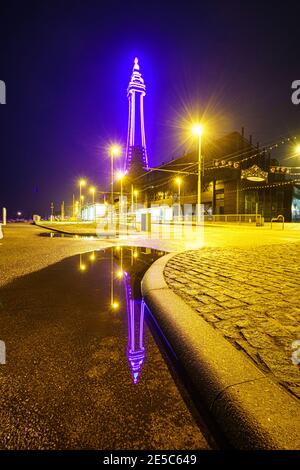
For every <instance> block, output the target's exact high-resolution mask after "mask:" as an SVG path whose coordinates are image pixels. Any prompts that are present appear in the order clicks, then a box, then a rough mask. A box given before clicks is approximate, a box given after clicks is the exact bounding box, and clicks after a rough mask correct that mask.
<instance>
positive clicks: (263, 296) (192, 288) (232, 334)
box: [164, 242, 300, 398]
mask: <svg viewBox="0 0 300 470" xmlns="http://www.w3.org/2000/svg"><path fill="white" fill-rule="evenodd" d="M299 259H300V243H297V242H294V243H289V244H276V245H273V246H263V245H262V246H252V247H251V248H245V247H243V248H238V247H231V248H220V247H214V248H205V249H203V250H193V251H189V252H185V253H182V254H178V255H175V256H174V257H173V258H172V259H171V260H170V261H169V262H168V264H167V266H166V268H165V271H164V275H165V278H166V281H167V284H168V285H169V287H170V288H171V289H173V290H174V291H175V292H176V293H177V294H178V295H179V296H181V297H182V298H183V299H184V300H185V301H186V302H187V303H188V304H189V305H190V306H192V307H193V308H194V309H195V310H196V311H197V313H198V314H199V315H201V317H203V318H204V319H205V320H206V321H207V322H208V323H210V324H211V325H212V326H213V327H214V328H216V329H217V330H218V331H220V333H222V335H223V336H224V337H225V338H226V339H228V340H229V341H230V342H231V343H232V344H233V345H234V346H235V347H236V348H238V349H241V350H242V351H243V352H244V353H245V354H246V355H247V356H249V357H250V358H251V359H252V360H253V361H254V362H255V363H256V364H257V365H258V367H259V368H261V369H262V370H263V371H264V372H266V373H267V374H269V375H270V378H272V379H274V380H275V381H277V382H279V383H280V384H281V385H282V386H284V387H285V388H286V389H287V390H289V392H290V393H291V394H293V395H294V396H296V397H298V398H300V365H296V364H293V362H292V358H291V356H292V352H293V350H292V343H293V342H294V341H296V340H300V300H299V299H300V297H299V285H300V264H299ZM299 349H300V346H299ZM232 366H233V367H234V364H233V365H232Z"/></svg>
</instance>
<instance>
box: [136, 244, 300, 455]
mask: <svg viewBox="0 0 300 470" xmlns="http://www.w3.org/2000/svg"><path fill="white" fill-rule="evenodd" d="M176 254H178V253H171V254H169V255H166V256H163V257H162V258H159V259H158V260H157V261H155V262H154V263H153V264H152V266H151V267H150V268H149V269H148V271H147V272H146V274H145V275H144V277H143V280H142V294H143V297H144V300H145V302H146V304H147V306H148V307H149V308H150V310H151V312H152V314H153V315H154V316H155V317H156V319H157V321H158V323H159V325H160V328H161V329H162V331H163V333H164V334H165V336H166V338H167V339H168V341H169V343H170V344H171V346H172V347H173V349H174V351H175V352H176V355H177V356H178V359H179V360H180V362H181V364H182V365H183V367H184V368H185V370H186V373H187V374H188V376H189V378H190V380H191V382H192V384H193V386H194V388H195V391H196V392H197V393H198V394H199V396H200V397H201V399H202V400H203V402H204V403H205V405H206V406H207V408H208V409H209V410H210V412H211V414H212V416H213V417H214V419H215V420H216V422H217V424H218V425H219V427H220V429H221V430H222V432H223V433H224V434H225V435H226V437H227V438H228V440H229V442H230V443H231V445H232V446H233V447H234V448H237V449H249V450H250V449H251V450H254V449H261V450H271V449H273V450H279V449H285V450H287V449H289V450H299V449H300V404H299V403H298V401H297V400H296V399H294V398H293V397H292V396H290V395H289V394H288V392H286V391H285V390H284V389H283V388H281V387H280V386H279V385H277V384H276V383H275V382H273V381H271V380H270V379H269V378H268V377H267V376H266V375H265V374H264V373H263V372H262V371H260V370H259V369H258V368H257V367H256V365H254V364H253V363H252V362H251V361H250V360H249V359H248V358H247V357H246V356H244V354H243V353H242V352H241V351H238V350H237V349H235V348H234V346H232V345H231V344H230V343H229V342H228V341H227V340H226V339H225V338H224V337H223V336H222V335H221V334H220V333H219V332H218V331H216V330H214V329H213V328H212V327H211V326H210V325H209V324H208V323H207V322H205V320H203V318H201V317H200V316H198V315H197V314H196V312H195V311H194V310H193V309H192V308H191V307H190V306H189V305H187V304H186V303H185V302H184V300H183V299H182V298H181V297H179V296H178V295H177V294H175V293H174V292H173V291H172V290H171V289H170V288H169V287H168V285H167V283H166V281H165V279H164V274H163V272H164V268H165V266H166V264H167V262H168V261H169V260H170V259H171V258H172V257H173V256H175V255H176Z"/></svg>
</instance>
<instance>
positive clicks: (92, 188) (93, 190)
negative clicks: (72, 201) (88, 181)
mask: <svg viewBox="0 0 300 470" xmlns="http://www.w3.org/2000/svg"><path fill="white" fill-rule="evenodd" d="M95 191H96V188H95V187H94V186H91V187H90V193H92V194H94V192H95Z"/></svg>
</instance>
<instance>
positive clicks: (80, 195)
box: [79, 180, 86, 215]
mask: <svg viewBox="0 0 300 470" xmlns="http://www.w3.org/2000/svg"><path fill="white" fill-rule="evenodd" d="M85 185H86V181H85V180H80V181H79V214H80V215H81V202H82V187H83V186H85Z"/></svg>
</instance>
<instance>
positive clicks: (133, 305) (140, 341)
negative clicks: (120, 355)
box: [124, 272, 145, 384]
mask: <svg viewBox="0 0 300 470" xmlns="http://www.w3.org/2000/svg"><path fill="white" fill-rule="evenodd" d="M124 282H125V290H126V303H127V317H128V345H127V358H128V362H129V365H130V369H131V373H132V378H133V383H134V384H136V383H137V382H138V380H139V374H140V371H141V369H142V366H143V363H144V359H145V348H144V311H145V304H144V301H143V300H134V299H133V295H132V288H131V284H130V275H129V274H128V273H127V272H125V273H124Z"/></svg>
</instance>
